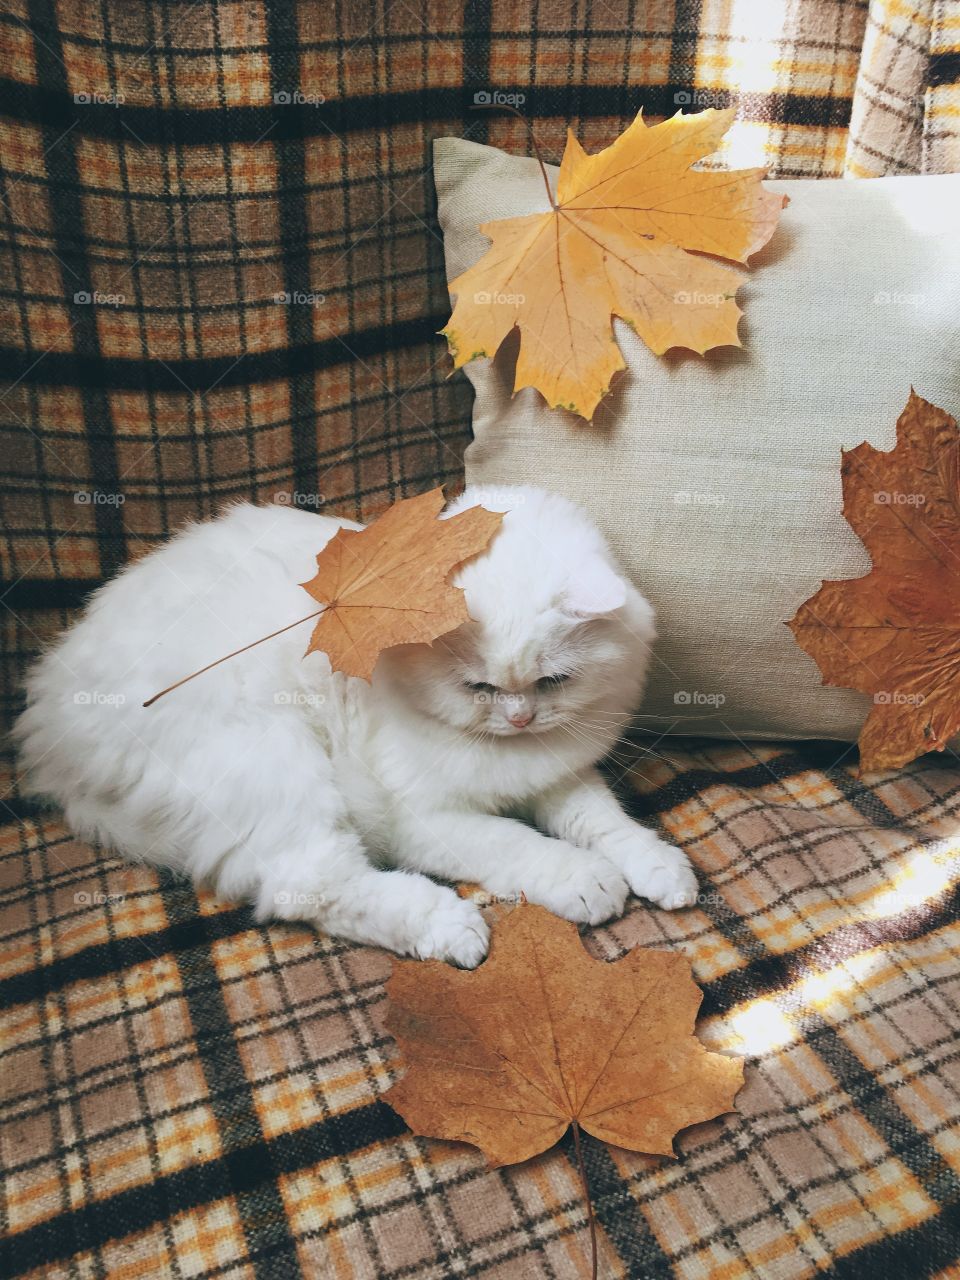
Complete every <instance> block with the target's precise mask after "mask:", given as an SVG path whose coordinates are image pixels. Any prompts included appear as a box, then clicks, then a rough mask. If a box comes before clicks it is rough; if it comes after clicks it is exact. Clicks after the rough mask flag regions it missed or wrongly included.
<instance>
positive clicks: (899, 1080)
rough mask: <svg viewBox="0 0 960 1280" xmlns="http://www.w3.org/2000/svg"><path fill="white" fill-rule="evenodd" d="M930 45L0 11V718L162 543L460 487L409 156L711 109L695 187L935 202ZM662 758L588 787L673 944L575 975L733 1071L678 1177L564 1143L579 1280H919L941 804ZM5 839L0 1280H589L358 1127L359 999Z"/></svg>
mask: <svg viewBox="0 0 960 1280" xmlns="http://www.w3.org/2000/svg"><path fill="white" fill-rule="evenodd" d="M958 9H960V5H958V4H957V2H956V0H908V2H905V0H870V3H869V4H867V3H857V4H851V3H848V2H847V0H765V3H764V4H763V5H731V4H729V3H726V0H724V2H723V3H721V2H719V0H657V2H656V3H649V4H643V5H636V4H633V3H627V0H623V2H622V3H621V0H603V3H601V4H596V5H591V6H586V7H584V6H570V5H567V4H564V3H561V0H544V2H543V3H540V4H537V5H522V4H520V5H517V4H514V3H509V4H508V3H506V2H505V0H485V2H484V3H476V2H475V0H463V2H462V3H456V2H451V3H448V4H444V5H430V6H420V5H411V4H408V3H404V0H400V2H399V3H391V4H389V5H379V4H372V3H367V2H366V0H361V2H360V3H354V4H350V5H337V6H327V5H321V4H311V3H307V0H302V2H297V3H294V2H292V0H291V2H290V3H287V2H285V0H284V2H281V0H219V2H218V3H193V4H184V5H179V6H167V5H159V4H157V3H156V2H155V0H101V3H99V4H97V5H90V4H88V3H86V0H57V3H54V0H35V2H34V3H32V4H30V5H29V6H24V5H23V4H21V3H19V2H18V0H0V314H2V326H0V382H2V386H0V442H2V443H0V450H2V454H0V456H2V475H0V504H2V528H3V537H2V539H0V603H2V606H3V607H2V609H0V625H2V636H3V640H2V645H3V657H2V661H0V710H2V713H3V718H4V719H5V720H6V719H8V718H9V716H10V715H11V714H13V713H14V712H16V710H17V709H18V708H19V705H20V678H21V674H22V671H23V667H24V665H25V663H26V662H27V661H28V660H29V659H30V658H31V657H32V656H33V655H34V654H35V653H36V651H37V649H38V648H39V647H40V645H42V644H43V643H44V641H45V640H47V639H48V638H49V637H51V636H52V635H53V634H54V633H55V632H56V631H57V630H59V628H60V627H62V626H63V625H64V624H65V623H66V622H67V621H68V620H69V619H70V617H71V616H72V614H73V612H74V611H75V610H76V608H77V607H78V605H79V604H80V602H81V601H82V599H83V598H84V596H85V595H86V594H87V593H88V592H89V590H90V589H91V588H93V587H94V586H96V585H97V584H99V583H100V582H102V581H103V580H104V579H105V578H106V577H107V576H109V575H110V574H111V573H113V572H114V571H115V570H116V569H117V568H118V567H119V566H121V565H122V564H124V563H125V562H127V561H128V560H130V559H131V558H133V557H136V556H138V555H141V554H143V553H144V552H145V551H148V550H149V549H150V548H151V547H153V546H155V545H156V544H157V543H158V542H159V541H160V540H161V539H163V538H164V537H166V536H167V534H168V533H169V532H170V531H172V530H173V529H174V528H176V527H177V526H178V525H179V524H180V523H182V521H183V520H185V519H187V518H190V517H197V516H200V517H202V516H206V515H209V514H211V513H212V512H214V511H215V510H216V509H217V508H218V507H219V506H220V505H221V504H222V503H223V502H225V501H228V500H231V499H236V498H248V499H251V500H253V501H258V502H268V501H279V502H288V503H294V504H297V505H303V506H306V507H309V508H311V509H314V508H318V507H325V508H328V509H331V510H336V511H338V512H340V513H342V514H347V515H351V516H359V517H361V518H368V517H369V516H370V515H372V514H373V513H374V512H375V511H376V510H377V509H379V508H380V507H382V506H383V505H385V504H386V503H387V502H388V501H390V500H392V499H393V498H395V497H398V496H401V495H405V494H408V493H413V492H417V491H420V490H422V489H424V488H426V487H428V486H430V485H433V484H436V483H437V482H441V481H448V482H453V483H454V484H456V482H457V481H458V480H459V478H460V476H461V474H462V467H461V455H462V449H463V446H464V444H465V443H466V441H467V439H468V435H469V409H470V404H469V396H468V392H467V387H466V383H465V380H464V379H463V378H462V377H456V378H453V379H450V380H448V379H447V377H446V373H447V369H448V362H447V356H446V354H445V351H444V348H443V344H442V342H441V341H440V340H439V339H437V338H436V337H435V330H437V329H439V328H440V327H441V326H442V324H443V323H444V321H445V320H446V318H447V315H448V299H447V294H446V288H445V283H444V272H443V261H442V252H441V246H440V242H439V231H438V227H437V224H436V219H435V216H434V206H433V192H432V187H431V182H430V175H429V157H430V144H431V141H432V139H433V138H434V137H435V136H437V135H439V134H451V133H452V134H457V135H460V136H465V137H471V138H474V139H476V140H478V141H487V142H491V143H494V144H496V145H501V146H504V147H506V148H508V149H513V150H517V151H523V152H524V153H526V152H527V151H528V149H529V143H528V139H527V136H526V132H525V126H524V125H523V123H522V122H520V121H518V120H516V119H515V118H514V117H512V116H510V115H509V114H507V115H500V114H496V113H493V112H487V111H484V110H474V107H475V105H476V104H477V103H478V102H479V103H481V104H482V103H483V102H484V101H485V100H490V99H493V98H496V97H497V96H498V95H505V96H506V98H507V99H508V100H512V101H514V102H516V101H519V99H521V98H522V99H523V102H522V103H521V109H522V111H523V112H524V113H525V114H526V115H527V116H528V117H529V118H531V119H532V120H533V121H534V122H535V125H536V130H537V136H538V138H539V140H540V142H541V146H542V147H543V149H544V151H545V154H546V155H547V156H548V157H549V158H551V159H554V160H556V159H558V158H559V152H560V149H561V147H562V142H563V136H564V132H565V130H566V127H567V126H568V125H569V126H571V127H572V128H573V129H574V130H575V131H576V132H577V133H578V135H579V136H580V138H581V140H582V141H583V143H584V144H585V145H586V146H587V147H591V148H592V147H598V146H600V145H602V144H604V143H606V142H608V141H609V140H610V138H611V137H612V136H613V135H614V134H615V133H616V132H617V131H619V130H620V129H622V128H623V126H624V125H625V124H626V123H627V122H628V121H629V120H630V119H631V118H632V117H633V115H634V114H635V112H636V111H637V109H638V108H640V107H641V106H642V107H643V108H644V109H645V111H646V113H647V114H648V115H649V116H651V117H653V118H657V117H661V116H664V115H667V114H671V113H672V112H673V111H675V110H676V109H677V107H683V108H684V109H687V110H697V109H699V108H701V107H704V106H724V105H728V104H732V105H735V106H736V107H737V122H736V125H735V126H734V129H733V130H732V131H731V135H730V140H729V143H728V150H727V156H728V158H731V159H732V160H734V161H735V162H736V163H738V164H740V163H744V162H747V163H763V164H766V165H767V166H768V168H769V169H770V171H771V173H772V174H774V175H777V176H791V175H803V176H816V175H819V176H824V177H839V176H843V175H851V176H859V175H867V174H875V173H884V172H912V171H918V170H926V171H939V170H943V171H945V170H954V169H957V168H958V167H960V97H958V94H960V90H958V80H960V53H958V49H960V34H958V32H960V13H958ZM672 745H673V744H671V751H670V754H669V756H667V755H666V753H665V752H664V751H663V748H662V745H661V746H660V747H658V751H659V752H660V754H661V756H663V757H664V758H656V757H651V758H649V759H647V758H643V757H642V753H641V754H636V753H634V754H633V756H632V758H631V759H630V760H629V761H628V762H627V763H628V767H627V768H626V772H625V773H624V774H623V777H622V779H621V785H622V786H623V787H624V788H625V789H626V791H627V792H628V793H629V797H630V800H631V803H632V804H634V805H635V806H636V808H637V810H638V812H641V813H643V814H644V815H645V816H647V817H650V818H656V819H658V820H659V821H661V822H662V824H663V825H664V827H665V828H666V829H667V830H668V831H669V832H671V833H672V835H673V837H674V838H676V839H678V840H680V841H681V842H682V843H683V844H685V846H686V847H687V848H688V849H689V850H690V852H691V855H692V856H693V858H694V860H695V861H696V862H697V864H698V865H699V867H700V870H701V873H702V875H703V888H704V898H703V901H702V903H701V905H700V907H699V908H698V909H697V910H695V911H690V912H684V913H682V914H681V915H679V916H668V915H665V914H663V913H660V912H652V911H647V910H646V909H645V908H642V907H636V908H635V909H634V910H633V911H632V912H631V914H630V915H629V917H628V918H627V919H626V920H624V921H622V922H620V923H618V924H617V925H615V926H613V927H611V928H610V929H606V930H598V931H595V932H594V933H593V934H592V935H591V940H590V945H591V946H592V947H593V948H594V950H595V951H596V953H597V954H598V955H602V956H608V957H612V956H615V955H617V954H619V953H620V952H621V951H622V950H623V949H624V948H625V947H627V946H629V945H632V944H633V943H635V942H643V943H655V944H658V945H667V946H676V947H683V948H684V950H685V951H686V952H687V954H688V955H689V956H690V958H691V960H692V962H693V964H694V966H695V969H696V972H697V975H698V977H699V979H700V980H701V981H702V982H703V983H704V985H705V989H706V1005H705V1009H706V1014H707V1017H706V1022H705V1030H704V1034H705V1035H706V1036H707V1037H708V1038H710V1039H711V1040H712V1042H713V1043H714V1044H715V1045H716V1046H719V1047H725V1048H729V1049H731V1050H735V1051H737V1052H741V1053H746V1054H747V1055H748V1056H749V1058H750V1064H751V1065H750V1069H749V1072H748V1086H747V1088H746V1089H745V1091H744V1093H743V1094H742V1095H741V1101H740V1106H741V1111H742V1114H741V1115H740V1116H735V1117H731V1118H728V1119H725V1120H722V1121H719V1122H717V1123H715V1124H712V1125H708V1126H701V1127H700V1128H699V1129H697V1130H695V1131H693V1132H692V1133H690V1134H688V1135H686V1136H685V1137H684V1138H683V1139H682V1140H681V1143H680V1149H681V1151H682V1159H681V1160H680V1161H679V1162H678V1163H676V1164H671V1163H669V1162H664V1161H655V1160H644V1159H643V1158H639V1157H634V1156H627V1155H625V1154H624V1153H622V1152H616V1151H611V1150H608V1149H606V1148H602V1147H600V1146H599V1145H594V1146H592V1148H591V1151H590V1157H589V1158H590V1166H591V1167H590V1174H591V1179H592V1182H593V1185H594V1188H595V1194H596V1198H597V1203H598V1212H599V1216H600V1225H601V1236H602V1248H603V1251H604V1268H605V1274H613V1275H621V1276H631V1277H634V1276H635V1277H648V1276H658V1275H680V1276H690V1277H696V1278H697V1280H700V1278H701V1277H725V1278H728V1280H735V1278H737V1277H740V1276H747V1275H762V1276H770V1275H775V1276H777V1277H780V1276H784V1277H788V1276H790V1277H792V1276H800V1275H807V1274H809V1273H810V1272H812V1271H814V1270H817V1269H831V1268H832V1270H833V1271H835V1272H839V1273H849V1274H850V1275H860V1274H864V1273H865V1272H869V1270H870V1269H872V1268H875V1267H880V1268H883V1269H885V1270H886V1271H887V1272H888V1273H889V1274H893V1275H904V1276H906V1275H909V1276H911V1277H913V1276H918V1275H926V1274H934V1273H936V1272H938V1271H939V1272H941V1273H942V1274H943V1275H947V1274H948V1273H950V1274H956V1272H955V1271H951V1266H952V1263H953V1262H954V1255H955V1254H956V1253H957V1252H960V1250H957V1249H956V1248H955V1246H954V1243H953V1241H954V1238H955V1235H956V1232H957V1226H958V1224H957V1221H956V1203H957V1194H956V1175H955V1172H954V1171H955V1169H956V1166H957V1159H958V1158H957V1142H956V1137H955V1123H954V1122H955V1111H956V1097H957V1094H956V1068H955V1065H954V1064H955V1051H954V1049H953V1045H952V1035H951V1028H952V1026H953V1024H954V1022H955V1019H956V1000H957V994H956V990H955V985H956V984H955V979H956V975H957V973H958V972H960V967H958V965H957V963H956V954H955V951H954V949H953V948H954V947H955V945H956V936H955V926H954V925H953V924H952V920H951V915H950V913H949V910H948V905H949V904H948V903H947V901H946V900H945V894H946V892H947V890H948V888H949V885H950V883H951V880H952V874H953V867H952V858H953V855H952V853H951V851H950V846H949V835H950V831H951V828H952V827H953V826H955V820H954V819H955V815H956V812H957V807H958V800H957V794H956V793H957V787H956V777H955V774H954V773H953V772H952V771H951V770H949V769H946V768H944V767H942V766H941V765H937V764H933V765H931V764H929V763H922V764H918V765H916V766H914V767H913V768H911V769H908V770H905V771H903V772H902V773H901V774H898V775H896V776H893V777H891V778H889V779H887V780H885V781H884V782H882V783H881V784H879V785H877V786H875V787H873V788H870V789H868V788H865V787H864V786H862V785H861V784H859V783H857V782H856V781H855V780H854V777H853V774H852V772H851V770H850V768H848V767H847V764H846V763H844V762H837V760H836V757H837V754H838V751H837V749H836V748H816V747H813V746H811V747H804V748H791V749H790V750H789V751H779V750H777V749H775V748H766V747H764V748H756V749H748V748H745V747H744V748H739V747H737V748H731V747H723V748H722V749H717V748H711V747H709V746H707V745H700V746H697V745H695V744H693V745H690V746H688V747H684V748H683V749H682V750H680V751H674V750H673V749H672ZM848 758H849V757H842V760H844V761H845V760H846V759H848ZM618 771H619V767H618ZM0 805H2V807H3V815H4V817H5V818H6V819H8V820H9V821H8V825H7V826H6V827H5V828H4V829H3V830H2V832H0V840H2V859H0V869H2V878H0V913H2V918H0V928H2V930H3V933H4V936H5V945H4V947H3V950H2V953H0V960H2V966H3V969H2V976H0V985H2V987H3V999H2V1010H3V1012H2V1014H0V1018H2V1028H3V1033H2V1037H0V1165H2V1169H0V1186H2V1218H0V1221H2V1223H3V1229H4V1237H3V1240H2V1242H0V1252H2V1258H0V1274H3V1275H4V1276H13V1275H32V1276H36V1277H38V1278H39V1277H41V1276H42V1277H45V1278H46V1277H51V1276H54V1277H56V1276H64V1277H67V1276H70V1277H78V1276H87V1275H92V1276H109V1277H120V1276H127V1275H130V1276H132V1275H137V1276H157V1277H166V1276H171V1275H173V1276H177V1277H186V1276H201V1275H202V1276H210V1277H213V1276H217V1277H221V1276H231V1277H232V1276H236V1277H239V1276H241V1275H242V1276H253V1275H256V1276H262V1277H266V1276H282V1277H287V1276H289V1275H291V1274H296V1273H297V1270H298V1268H299V1270H300V1272H301V1273H302V1274H304V1275H307V1276H320V1275H323V1276H327V1275H337V1276H344V1277H368V1276H369V1277H378V1280H379V1277H391V1276H395V1277H397V1278H398V1280H399V1278H400V1277H406V1276H414V1275H423V1276H428V1277H429V1276H435V1277H437V1278H438V1280H439V1278H440V1277H446V1276H449V1275H484V1276H491V1277H492V1276H494V1275H497V1276H502V1277H504V1278H505V1280H506V1277H511V1278H512V1277H520V1276H523V1277H528V1276H529V1277H533V1276H541V1275H542V1276H550V1277H559V1278H562V1277H566V1276H568V1275H572V1274H580V1273H581V1272H582V1270H583V1265H584V1264H583V1256H584V1255H583V1247H584V1241H583V1226H584V1210H583V1204H582V1200H581V1197H580V1193H579V1188H578V1185H577V1181H576V1178H575V1175H574V1172H573V1166H572V1164H571V1152H570V1149H569V1147H568V1146H564V1145H562V1146H561V1147H560V1148H559V1149H558V1150H557V1151H555V1152H553V1153H551V1154H549V1155H548V1156H546V1157H545V1158H543V1159H542V1160H539V1161H536V1162H533V1163H532V1164H531V1165H529V1166H525V1167H522V1168H518V1169H508V1170H503V1171H501V1172H499V1173H496V1174H492V1173H489V1172H487V1171H486V1170H485V1169H484V1167H483V1163H482V1161H481V1160H480V1159H479V1157H478V1156H477V1155H476V1154H475V1153H473V1152H471V1151H469V1150H467V1149H465V1148H453V1147H446V1146H442V1145H440V1144H433V1143H425V1142H420V1141H418V1140H415V1139H413V1138H411V1137H410V1136H409V1135H408V1134H407V1133H405V1131H404V1128H403V1125H402V1124H401V1123H400V1121H399V1120H398V1118H397V1117H396V1116H395V1115H394V1114H393V1113H392V1112H390V1111H389V1110H388V1109H387V1108H385V1107H384V1106H383V1104H381V1103H379V1102H378V1097H379V1095H380V1093H381V1092H382V1090H383V1089H384V1088H385V1087H386V1084H387V1083H388V1081H389V1079H390V1078H391V1074H392V1071H393V1066H392V1063H393V1057H392V1048H391V1045H390V1042H389V1041H388V1040H387V1039H386V1038H385V1036H384V1035H383V1033H382V1030H381V1022H380V1019H381V1013H382V1002H383V979H384V977H385V975H386V973H387V970H388V965H389V961H388V959H387V957H386V956H384V955H382V954H380V953H378V952H375V951H372V950H364V949H362V948H356V947H349V946H345V945H343V944H339V943H333V942H330V941H329V940H328V939H325V938H322V937H317V936H315V935H313V934H312V933H309V932H307V931H305V930H295V929H290V928H270V929H260V928H256V927H255V926H254V925H253V922H252V920H251V917H250V915H249V912H248V911H247V910H246V909H244V908H241V907H237V906H236V905H235V904H230V903H218V902H215V901H213V900H211V899H210V898H208V897H205V896H203V895H200V896H198V895H196V894H195V893H194V892H193V891H192V889H191V888H190V887H189V886H187V885H185V884H183V883H181V882H178V881H175V880H172V879H164V878H162V877H161V878H158V877H156V876H154V875H153V874H152V873H150V872H148V871H146V870H143V869H136V870H131V869H129V868H125V867H123V866H122V865H121V864H120V863H118V862H117V861H116V860H115V859H113V858H111V857H109V856H107V855H105V854H103V853H98V852H97V851H94V850H92V849H90V848H87V847H85V846H83V845H81V844H79V843H77V842H76V841H74V840H73V839H71V837H70V835H69V833H68V832H67V831H66V830H65V829H64V828H63V827H62V825H60V824H59V823H58V822H57V820H56V818H55V816H53V815H42V814H38V813H37V812H36V811H35V810H32V809H31V808H30V807H29V806H28V805H27V804H25V803H24V802H23V801H22V799H21V798H20V797H19V795H18V792H17V789H16V781H15V778H13V776H12V774H11V776H10V779H9V783H8V784H6V785H5V787H4V792H3V794H2V797H0Z"/></svg>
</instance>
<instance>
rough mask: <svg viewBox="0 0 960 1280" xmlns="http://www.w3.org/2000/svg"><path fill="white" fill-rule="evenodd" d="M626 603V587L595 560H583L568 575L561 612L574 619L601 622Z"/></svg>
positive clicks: (597, 558) (611, 571)
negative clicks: (592, 619)
mask: <svg viewBox="0 0 960 1280" xmlns="http://www.w3.org/2000/svg"><path fill="white" fill-rule="evenodd" d="M626 600H627V584H626V583H625V582H624V580H623V579H622V578H621V577H619V576H618V575H617V574H616V573H614V571H613V570H612V569H611V568H610V566H609V565H608V564H607V563H606V561H605V560H601V559H600V557H599V556H597V557H596V558H594V559H592V560H584V561H583V562H582V563H580V564H579V565H577V568H576V570H575V571H574V572H573V573H572V574H571V575H570V581H569V583H568V584H567V590H566V593H565V596H564V601H563V604H564V609H565V611H566V612H567V613H569V614H571V615H572V616H573V617H574V618H584V619H586V618H602V617H603V616H604V615H605V614H608V613H613V612H614V610H615V609H619V608H620V606H621V605H622V604H625V603H626Z"/></svg>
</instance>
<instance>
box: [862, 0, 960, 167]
mask: <svg viewBox="0 0 960 1280" xmlns="http://www.w3.org/2000/svg"><path fill="white" fill-rule="evenodd" d="M958 168H960V5H958V4H957V3H956V0H915V2H914V3H904V2H903V0H870V8H869V13H868V15H867V26H866V32H865V35H864V42H863V52H862V56H861V60H860V70H859V73H858V76H857V85H856V91H855V94H854V102H853V111H852V117H851V120H850V131H849V138H848V141H847V155H846V161H845V166H844V170H845V172H846V173H847V174H848V175H849V176H851V177H858V178H864V177H866V178H875V177H877V176H878V175H880V174H884V173H955V172H956V171H957V169H958Z"/></svg>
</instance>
